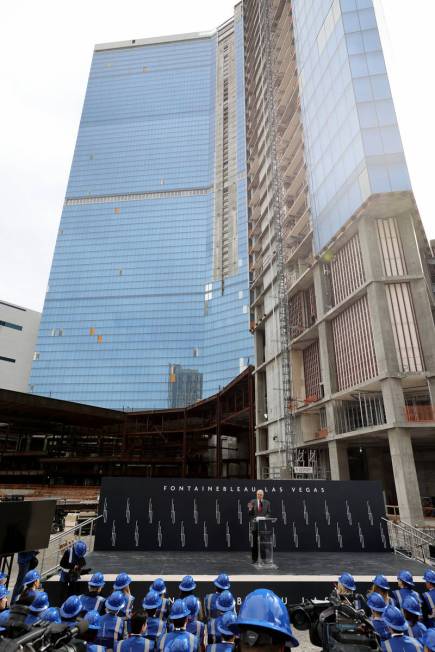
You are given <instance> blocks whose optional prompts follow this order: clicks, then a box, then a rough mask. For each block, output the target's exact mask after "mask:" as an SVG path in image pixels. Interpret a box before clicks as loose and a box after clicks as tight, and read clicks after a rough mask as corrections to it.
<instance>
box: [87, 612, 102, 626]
mask: <svg viewBox="0 0 435 652" xmlns="http://www.w3.org/2000/svg"><path fill="white" fill-rule="evenodd" d="M85 620H86V622H87V623H88V629H100V621H101V616H100V614H99V613H98V611H94V610H92V611H88V613H87V614H86V616H85Z"/></svg>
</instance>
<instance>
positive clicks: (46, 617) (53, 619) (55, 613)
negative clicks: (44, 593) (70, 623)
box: [41, 607, 60, 624]
mask: <svg viewBox="0 0 435 652" xmlns="http://www.w3.org/2000/svg"><path fill="white" fill-rule="evenodd" d="M41 620H43V621H45V622H47V623H57V624H59V623H60V615H59V609H58V608H57V607H49V608H48V609H47V610H46V611H44V613H43V614H41Z"/></svg>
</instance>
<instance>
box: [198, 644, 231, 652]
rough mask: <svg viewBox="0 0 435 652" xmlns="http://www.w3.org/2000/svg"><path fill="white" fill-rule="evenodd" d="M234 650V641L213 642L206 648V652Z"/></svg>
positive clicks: (229, 651) (228, 651)
mask: <svg viewBox="0 0 435 652" xmlns="http://www.w3.org/2000/svg"><path fill="white" fill-rule="evenodd" d="M233 650H234V645H233V643H212V644H211V645H207V647H206V648H205V652H232V651H233Z"/></svg>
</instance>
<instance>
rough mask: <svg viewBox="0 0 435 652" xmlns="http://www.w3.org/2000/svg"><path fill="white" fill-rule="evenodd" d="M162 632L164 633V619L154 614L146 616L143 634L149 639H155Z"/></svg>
mask: <svg viewBox="0 0 435 652" xmlns="http://www.w3.org/2000/svg"><path fill="white" fill-rule="evenodd" d="M163 634H166V621H164V620H161V619H160V618H155V617H154V616H148V618H147V622H146V625H145V631H144V634H143V635H144V636H146V638H149V639H150V640H151V641H155V640H156V639H158V638H160V636H163Z"/></svg>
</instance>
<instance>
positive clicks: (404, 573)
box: [397, 570, 414, 586]
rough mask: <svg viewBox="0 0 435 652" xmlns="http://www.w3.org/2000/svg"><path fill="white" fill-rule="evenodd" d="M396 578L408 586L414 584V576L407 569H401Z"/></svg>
mask: <svg viewBox="0 0 435 652" xmlns="http://www.w3.org/2000/svg"><path fill="white" fill-rule="evenodd" d="M397 579H398V580H401V581H402V582H403V583H404V584H408V586H414V578H413V577H412V575H411V573H410V572H409V571H408V570H401V571H400V573H399V574H398V576H397Z"/></svg>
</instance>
